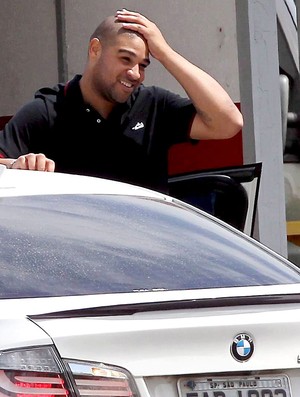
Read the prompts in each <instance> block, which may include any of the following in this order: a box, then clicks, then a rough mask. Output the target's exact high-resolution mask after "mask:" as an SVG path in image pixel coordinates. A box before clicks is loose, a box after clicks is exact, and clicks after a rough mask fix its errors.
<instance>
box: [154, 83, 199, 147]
mask: <svg viewBox="0 0 300 397" xmlns="http://www.w3.org/2000/svg"><path fill="white" fill-rule="evenodd" d="M159 91H160V94H159V95H160V97H161V98H163V99H162V100H163V109H164V111H163V113H164V116H163V124H164V129H165V131H166V133H167V136H168V142H169V145H172V144H176V143H181V142H186V141H190V142H198V141H195V140H192V139H191V138H190V130H191V126H192V123H193V120H194V117H195V115H196V109H195V107H194V105H193V103H192V101H191V100H190V99H189V98H184V97H181V96H180V95H178V94H174V93H172V92H170V91H168V90H164V89H159Z"/></svg>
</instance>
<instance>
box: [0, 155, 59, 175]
mask: <svg viewBox="0 0 300 397" xmlns="http://www.w3.org/2000/svg"><path fill="white" fill-rule="evenodd" d="M1 160H2V161H1V162H2V163H3V164H5V165H6V167H7V168H10V169H20V170H33V171H46V172H54V169H55V163H54V161H53V160H50V159H48V158H47V157H46V156H45V155H44V154H42V153H39V154H35V153H29V154H24V155H23V156H20V157H18V158H17V159H15V160H11V161H9V160H8V159H1ZM5 160H8V161H5Z"/></svg>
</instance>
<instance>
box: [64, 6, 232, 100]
mask: <svg viewBox="0 0 300 397" xmlns="http://www.w3.org/2000/svg"><path fill="white" fill-rule="evenodd" d="M122 7H126V8H128V9H131V10H136V11H139V12H141V13H143V14H145V15H146V16H147V17H148V18H149V19H151V20H153V21H154V22H155V23H156V24H157V25H158V26H159V27H160V29H161V31H162V32H163V34H164V36H165V38H166V39H167V41H168V42H169V43H170V44H171V45H172V47H173V48H174V49H176V50H177V51H178V52H180V53H181V54H182V55H183V56H185V57H186V58H188V59H189V60H191V61H192V62H193V63H195V64H196V65H198V66H200V67H201V68H203V69H204V70H206V71H207V72H209V73H210V74H212V75H213V76H214V77H215V78H216V79H217V80H218V81H219V82H220V83H221V84H222V85H223V86H224V88H225V89H226V90H227V91H228V92H229V94H230V95H231V96H232V98H233V99H234V100H235V101H239V85H238V62H237V45H236V28H235V2H234V0H226V1H224V0H163V1H161V0H144V1H141V0H127V1H117V0H101V1H99V0H89V1H88V2H87V1H86V0H67V1H66V21H67V26H66V30H67V43H68V45H69V53H68V72H69V73H68V74H69V78H70V77H72V76H73V75H74V74H75V73H76V72H77V73H78V71H82V70H83V67H84V63H85V59H86V52H87V44H88V40H89V37H90V35H91V34H92V33H93V31H94V30H95V28H96V27H97V25H98V24H99V23H100V22H101V21H102V19H104V18H105V17H106V16H109V15H114V14H115V12H116V10H117V9H119V8H122ZM145 84H156V85H159V86H163V87H165V88H168V89H171V90H173V91H176V92H179V93H182V94H184V93H183V90H182V89H181V87H180V86H179V85H178V84H177V82H176V81H175V80H174V79H173V78H172V77H171V76H170V75H169V74H168V73H167V72H166V71H165V70H164V69H163V67H161V65H160V64H158V62H155V61H152V63H151V66H150V68H149V69H148V70H147V77H146V81H145Z"/></svg>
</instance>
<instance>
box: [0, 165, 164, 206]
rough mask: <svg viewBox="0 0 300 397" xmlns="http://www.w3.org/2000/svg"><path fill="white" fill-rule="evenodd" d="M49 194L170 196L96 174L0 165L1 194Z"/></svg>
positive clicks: (8, 195) (4, 195)
mask: <svg viewBox="0 0 300 397" xmlns="http://www.w3.org/2000/svg"><path fill="white" fill-rule="evenodd" d="M48 194H115V195H128V196H141V197H151V198H160V199H165V200H166V199H167V196H165V195H163V194H161V193H158V192H155V191H152V190H150V189H146V188H142V187H139V186H134V185H130V184H127V183H123V182H117V181H112V180H107V179H102V178H97V177H90V176H83V175H75V174H74V175H73V174H63V173H58V172H42V171H27V170H11V169H7V168H6V167H5V166H3V165H0V197H10V196H11V197H13V196H29V195H48Z"/></svg>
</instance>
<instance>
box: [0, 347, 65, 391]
mask: <svg viewBox="0 0 300 397" xmlns="http://www.w3.org/2000/svg"><path fill="white" fill-rule="evenodd" d="M0 394H1V396H10V397H12V396H16V397H58V396H69V394H70V393H69V390H68V387H67V385H66V382H65V379H64V376H63V373H62V369H61V367H60V365H59V361H58V359H57V357H56V354H55V352H54V350H53V349H52V348H51V347H38V348H31V349H20V350H10V351H2V352H0Z"/></svg>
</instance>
